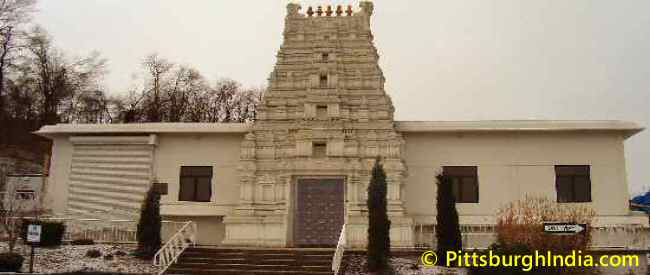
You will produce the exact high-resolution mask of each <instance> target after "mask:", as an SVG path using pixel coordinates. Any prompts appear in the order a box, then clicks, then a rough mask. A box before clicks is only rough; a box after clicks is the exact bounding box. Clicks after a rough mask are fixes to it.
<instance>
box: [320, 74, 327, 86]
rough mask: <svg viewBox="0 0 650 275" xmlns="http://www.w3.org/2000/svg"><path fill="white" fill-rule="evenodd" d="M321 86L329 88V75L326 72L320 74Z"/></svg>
mask: <svg viewBox="0 0 650 275" xmlns="http://www.w3.org/2000/svg"><path fill="white" fill-rule="evenodd" d="M320 87H321V88H327V75H326V74H322V75H321V76H320Z"/></svg>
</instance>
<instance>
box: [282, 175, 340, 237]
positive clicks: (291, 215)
mask: <svg viewBox="0 0 650 275" xmlns="http://www.w3.org/2000/svg"><path fill="white" fill-rule="evenodd" d="M305 179H336V180H341V181H342V182H341V184H343V194H341V195H342V199H343V224H345V223H347V221H348V215H347V213H348V199H347V194H348V184H347V176H344V175H340V174H336V175H295V176H293V177H292V180H291V187H290V188H289V189H290V194H289V198H290V200H289V201H290V203H289V211H288V215H287V223H286V224H287V247H297V245H296V243H295V241H294V237H295V234H296V232H295V228H296V225H297V223H296V216H297V214H298V212H297V205H298V184H299V182H300V181H301V180H305Z"/></svg>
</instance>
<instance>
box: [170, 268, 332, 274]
mask: <svg viewBox="0 0 650 275" xmlns="http://www.w3.org/2000/svg"><path fill="white" fill-rule="evenodd" d="M165 274H167V275H189V274H191V275H277V274H296V275H332V274H334V272H331V271H329V272H323V271H274V270H247V271H246V272H242V271H241V270H229V269H202V270H196V269H171V268H170V269H169V270H167V272H166V273H165Z"/></svg>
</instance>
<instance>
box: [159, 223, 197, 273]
mask: <svg viewBox="0 0 650 275" xmlns="http://www.w3.org/2000/svg"><path fill="white" fill-rule="evenodd" d="M196 234H197V226H196V223H195V222H193V221H188V222H186V223H185V224H184V225H183V227H181V229H179V230H178V231H177V232H176V233H175V234H174V235H173V236H172V237H171V238H169V240H168V241H167V243H165V245H164V246H163V247H161V248H160V250H158V252H156V255H154V257H153V265H154V266H158V267H160V271H159V272H158V274H159V275H160V274H163V273H165V271H167V269H168V268H169V267H170V266H171V265H172V264H173V263H175V262H176V260H178V257H179V256H180V255H181V254H182V253H183V251H185V249H187V248H188V247H189V246H190V245H192V246H194V245H196Z"/></svg>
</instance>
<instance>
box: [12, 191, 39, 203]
mask: <svg viewBox="0 0 650 275" xmlns="http://www.w3.org/2000/svg"><path fill="white" fill-rule="evenodd" d="M35 198H36V195H35V193H34V190H16V200H25V201H33V200H34V199H35Z"/></svg>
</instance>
